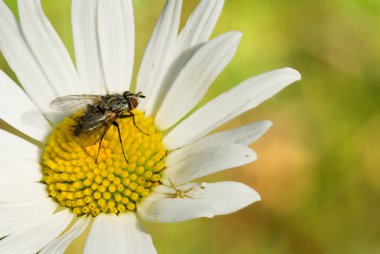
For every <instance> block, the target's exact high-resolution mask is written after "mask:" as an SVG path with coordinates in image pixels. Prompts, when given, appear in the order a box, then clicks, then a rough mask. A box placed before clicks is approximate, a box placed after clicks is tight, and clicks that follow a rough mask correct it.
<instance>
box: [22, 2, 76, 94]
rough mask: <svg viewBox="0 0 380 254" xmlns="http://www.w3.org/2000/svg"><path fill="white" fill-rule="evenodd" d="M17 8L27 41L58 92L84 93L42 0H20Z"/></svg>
mask: <svg viewBox="0 0 380 254" xmlns="http://www.w3.org/2000/svg"><path fill="white" fill-rule="evenodd" d="M18 9H19V14H20V22H21V28H22V31H23V34H24V36H25V38H26V41H27V42H28V45H29V46H30V48H31V49H32V51H33V54H34V56H35V57H36V59H37V61H38V63H39V64H40V66H41V68H42V69H43V71H44V73H45V74H46V76H47V78H48V79H49V81H50V82H51V84H52V85H53V86H54V89H55V90H56V92H57V94H58V95H59V96H62V95H68V94H80V93H82V89H81V87H80V82H79V78H78V75H77V73H76V71H75V68H74V65H73V63H72V61H71V59H70V56H69V54H68V52H67V50H66V48H65V46H64V45H63V43H62V41H61V40H60V38H59V36H58V34H57V33H56V32H55V30H54V28H53V26H52V25H51V24H50V22H49V21H48V19H47V18H46V17H45V15H44V13H43V10H42V7H41V3H40V0H18Z"/></svg>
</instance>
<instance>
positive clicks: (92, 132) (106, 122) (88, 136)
mask: <svg viewBox="0 0 380 254" xmlns="http://www.w3.org/2000/svg"><path fill="white" fill-rule="evenodd" d="M117 118H118V114H116V113H113V112H110V111H109V112H106V113H102V112H101V111H94V112H91V113H89V114H87V115H86V118H85V119H83V121H82V123H81V127H82V130H81V132H80V134H79V136H78V139H79V142H80V143H81V144H82V145H84V146H91V145H94V144H96V143H97V142H99V140H100V139H101V138H103V136H104V135H105V134H106V132H107V130H108V129H109V128H110V127H111V125H112V123H113V121H115V120H116V119H117Z"/></svg>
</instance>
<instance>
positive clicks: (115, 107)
mask: <svg viewBox="0 0 380 254" xmlns="http://www.w3.org/2000/svg"><path fill="white" fill-rule="evenodd" d="M99 107H100V108H101V109H102V110H109V111H112V112H123V111H126V110H128V109H132V108H130V107H129V104H128V101H127V100H126V99H125V98H124V97H123V96H122V95H121V94H111V95H106V96H103V97H102V101H101V102H100V104H99Z"/></svg>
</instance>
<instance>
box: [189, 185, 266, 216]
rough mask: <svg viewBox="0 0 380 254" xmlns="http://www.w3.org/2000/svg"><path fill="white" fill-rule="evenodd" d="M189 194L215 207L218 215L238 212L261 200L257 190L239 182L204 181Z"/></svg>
mask: <svg viewBox="0 0 380 254" xmlns="http://www.w3.org/2000/svg"><path fill="white" fill-rule="evenodd" d="M189 196H191V197H192V198H194V199H199V200H201V201H202V202H203V203H204V204H206V205H208V206H210V207H212V208H214V209H215V211H216V215H220V214H228V213H233V212H236V211H238V210H240V209H242V208H244V207H246V206H248V205H250V204H252V203H254V202H256V201H259V200H260V195H259V194H258V193H257V192H256V191H255V190H253V189H251V188H250V187H248V186H247V185H244V184H242V183H238V182H218V183H202V184H201V187H200V188H194V190H192V191H191V192H189Z"/></svg>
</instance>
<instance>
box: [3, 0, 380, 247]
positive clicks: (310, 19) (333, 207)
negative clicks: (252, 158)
mask: <svg viewBox="0 0 380 254" xmlns="http://www.w3.org/2000/svg"><path fill="white" fill-rule="evenodd" d="M4 1H5V2H6V3H7V4H8V5H9V6H10V7H11V8H12V10H14V12H15V14H16V12H17V7H16V0H4ZM42 2H43V6H44V9H45V11H46V14H47V16H48V17H49V19H50V20H51V22H52V23H53V25H54V26H55V28H56V29H57V31H58V33H59V34H60V36H61V37H62V39H63V42H64V43H65V45H66V46H67V47H68V49H69V51H70V53H71V55H72V56H73V42H72V35H71V22H70V1H55V0H44V1H42ZM163 3H164V1H163V0H135V1H134V4H135V5H134V6H135V17H136V37H137V38H136V39H137V44H136V45H137V49H136V50H137V52H136V61H137V63H138V64H139V63H140V60H141V57H142V54H143V50H144V48H145V45H146V43H147V41H148V39H149V36H150V34H151V32H152V30H153V28H154V25H155V22H156V20H157V18H158V16H159V13H160V10H161V8H162V6H163ZM197 3H198V1H193V0H184V7H183V17H182V21H183V22H182V24H183V23H184V22H185V20H186V18H187V17H188V15H189V14H190V13H191V11H192V10H193V8H194V7H195V6H196V4H197ZM16 15H17V14H16ZM379 27H380V1H375V0H355V1H354V0H351V1H344V0H335V1H327V0H317V1H281V0H273V1H253V0H234V1H232V0H226V3H225V7H224V10H223V12H222V16H221V18H220V20H219V23H218V25H217V27H216V30H215V32H214V36H215V35H218V34H221V33H223V32H226V31H229V30H237V31H241V32H243V34H244V36H243V39H242V42H241V44H240V47H239V50H238V52H237V54H236V56H235V58H234V59H233V61H232V62H231V64H230V65H229V66H228V67H227V68H226V70H225V71H224V72H223V73H222V74H221V75H220V76H219V78H218V79H217V80H216V82H215V83H214V84H213V86H212V87H211V90H210V91H209V93H208V94H207V96H206V97H207V98H206V99H207V100H209V99H211V98H213V97H215V96H217V95H218V94H220V93H222V92H224V91H226V90H228V89H229V88H231V87H233V86H234V85H236V84H238V83H239V82H240V81H242V80H244V79H246V78H248V77H250V76H252V75H256V74H259V73H262V72H265V71H268V70H271V69H275V68H280V67H285V66H290V67H293V68H295V69H297V70H298V71H300V72H301V74H302V76H303V78H302V81H300V82H297V83H296V84H295V85H292V86H290V87H289V88H287V89H286V90H285V91H283V92H281V93H280V94H279V95H277V96H276V97H275V98H273V99H271V100H270V101H268V102H266V103H264V104H263V105H261V106H259V107H258V108H257V109H254V110H252V111H250V112H247V113H245V114H244V115H242V116H241V117H239V118H237V119H235V120H233V121H232V122H230V123H229V124H228V125H227V126H224V127H223V129H225V128H231V127H236V126H239V125H242V124H248V123H250V122H252V121H256V120H264V119H270V120H272V121H273V122H274V126H273V127H272V128H271V129H270V130H269V131H268V133H267V134H266V135H265V136H264V137H263V138H262V139H260V140H259V141H258V142H257V143H255V144H253V145H252V147H253V148H254V149H255V150H256V151H257V153H258V156H259V159H258V161H257V162H255V163H252V164H250V165H247V166H245V167H241V168H238V169H234V170H227V171H225V172H223V173H219V174H217V175H215V176H212V177H208V178H207V179H204V180H205V181H223V180H234V181H241V182H243V183H245V184H247V185H249V186H251V187H253V188H255V189H256V190H257V191H258V192H259V193H260V194H261V196H262V201H261V202H259V203H256V204H254V205H252V206H249V207H247V208H245V209H243V210H241V211H239V212H237V213H234V214H230V215H225V216H219V217H216V218H213V219H198V220H194V221H189V222H184V223H177V224H150V223H146V227H147V228H148V230H149V232H150V233H151V234H152V237H153V240H154V243H155V245H156V247H157V249H158V252H159V253H179V254H182V253H183V254H184V253H238V254H240V253H264V254H266V253H380V220H379V217H380V148H379V147H380V131H379V130H380V114H379V109H380V96H379V95H380V70H379V69H380V68H379V63H380V61H379V60H380V33H379ZM136 66H138V65H136ZM0 68H1V69H2V70H5V71H6V72H7V73H8V74H9V75H11V76H12V77H14V75H13V74H12V72H11V70H10V69H9V67H8V66H7V65H6V63H5V62H4V60H3V58H1V57H0ZM136 70H137V67H136V68H135V73H136ZM204 101H206V100H204ZM80 245H81V240H79V241H76V243H75V245H74V246H71V247H70V250H69V251H68V253H78V251H79V249H80V247H79V246H80Z"/></svg>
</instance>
